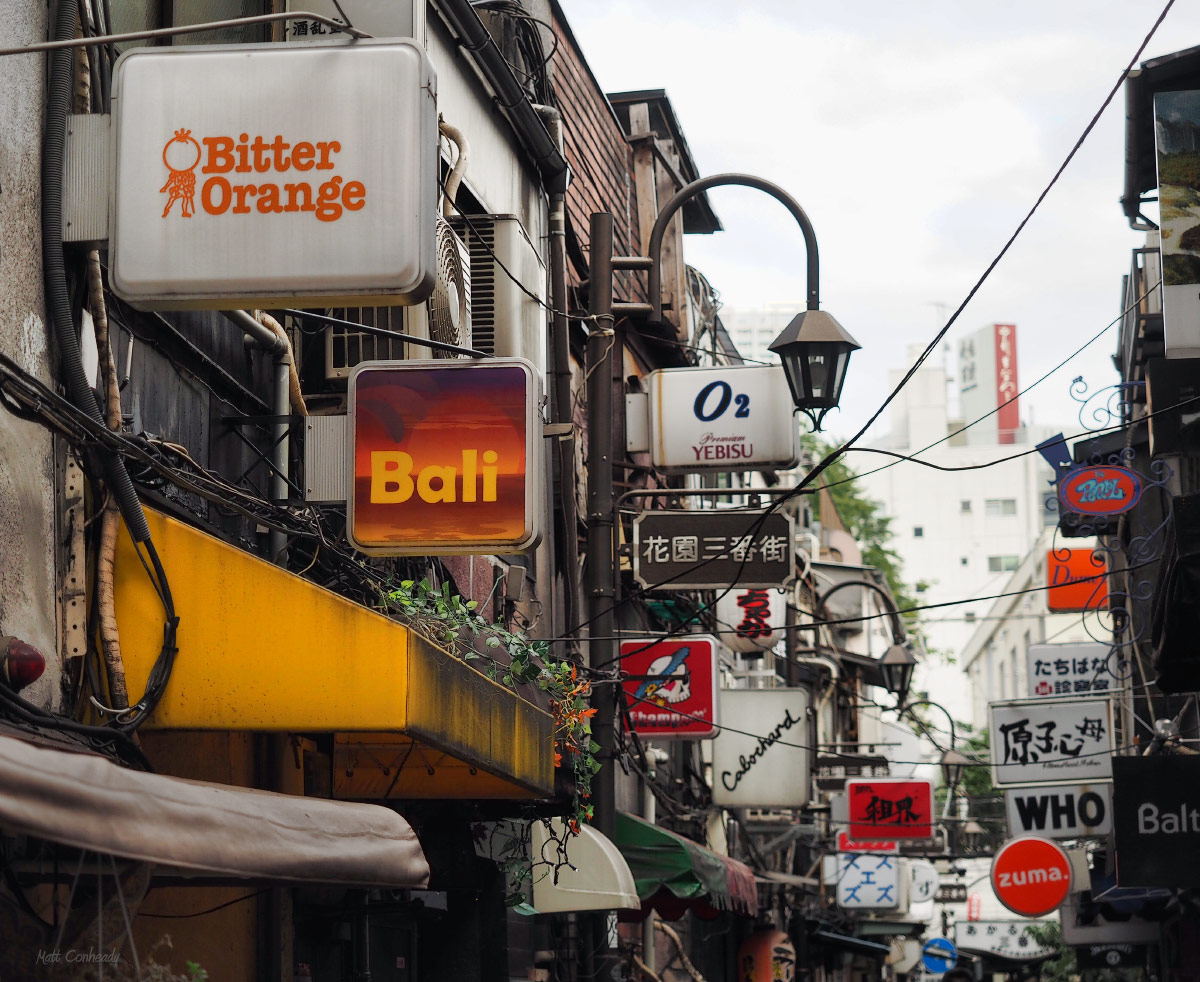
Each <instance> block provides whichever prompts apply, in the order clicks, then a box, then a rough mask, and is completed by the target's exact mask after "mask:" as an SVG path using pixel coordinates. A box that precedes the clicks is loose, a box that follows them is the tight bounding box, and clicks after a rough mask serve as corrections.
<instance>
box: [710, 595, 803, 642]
mask: <svg viewBox="0 0 1200 982" xmlns="http://www.w3.org/2000/svg"><path fill="white" fill-rule="evenodd" d="M786 618H787V600H786V597H785V595H784V593H783V591H782V590H764V589H735V590H727V591H725V592H724V593H723V594H722V595H721V596H719V597H718V598H717V623H718V624H720V633H721V639H722V640H723V641H724V642H725V646H726V647H727V648H729V649H730V650H732V651H736V652H739V653H741V654H758V655H761V654H762V653H763V652H764V651H770V650H771V649H772V648H773V647H775V645H776V644H778V643H779V642H780V641H781V640H782V639H783V631H784V626H785V625H784V621H785V620H786Z"/></svg>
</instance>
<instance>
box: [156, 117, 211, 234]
mask: <svg viewBox="0 0 1200 982" xmlns="http://www.w3.org/2000/svg"><path fill="white" fill-rule="evenodd" d="M200 156H201V152H200V144H199V143H197V142H196V141H195V140H193V139H192V131H191V130H176V131H175V135H174V136H173V137H171V139H169V140H168V141H167V142H166V145H165V146H164V147H163V152H162V158H163V163H164V164H166V165H167V170H169V171H170V172H171V174H170V176H169V177H168V178H167V183H166V184H164V185H163V186H162V187H161V188H159V189H158V190H159V192H160V193H161V192H166V193H167V195H168V197H167V207H166V208H164V209H163V213H162V217H163V218H166V217H167V213H168V212H170V210H171V205H173V204H175V202H176V201H178V202H179V211H180V214H181V215H182V216H183V217H184V218H191V217H192V215H193V214H194V213H195V211H196V175H195V174H194V173H193V171H194V170H195V169H196V165H197V164H198V163H200ZM189 159H190V161H191V162H190V163H189V162H188V161H189Z"/></svg>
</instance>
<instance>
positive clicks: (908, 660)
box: [879, 644, 917, 706]
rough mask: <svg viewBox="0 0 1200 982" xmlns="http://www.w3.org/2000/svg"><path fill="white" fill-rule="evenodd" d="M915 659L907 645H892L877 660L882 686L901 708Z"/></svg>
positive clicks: (915, 665) (915, 664)
mask: <svg viewBox="0 0 1200 982" xmlns="http://www.w3.org/2000/svg"><path fill="white" fill-rule="evenodd" d="M916 667H917V658H916V656H915V655H914V654H913V653H912V649H911V648H909V647H908V645H907V644H893V645H892V646H891V647H890V648H888V650H887V651H885V652H884V653H883V657H882V658H881V659H879V672H880V674H881V675H883V686H884V688H885V689H887V690H888V692H890V693H892V694H893V695H894V696H895V697H896V699H897V701H898V704H899V705H901V706H903V705H904V700H905V698H906V697H907V696H908V686H909V684H910V683H911V682H912V677H913V671H914V670H915V669H916Z"/></svg>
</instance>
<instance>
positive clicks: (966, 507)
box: [958, 498, 971, 511]
mask: <svg viewBox="0 0 1200 982" xmlns="http://www.w3.org/2000/svg"><path fill="white" fill-rule="evenodd" d="M958 510H959V511H970V510H971V500H970V499H969V498H964V499H963V500H962V501H960V502H959V503H958Z"/></svg>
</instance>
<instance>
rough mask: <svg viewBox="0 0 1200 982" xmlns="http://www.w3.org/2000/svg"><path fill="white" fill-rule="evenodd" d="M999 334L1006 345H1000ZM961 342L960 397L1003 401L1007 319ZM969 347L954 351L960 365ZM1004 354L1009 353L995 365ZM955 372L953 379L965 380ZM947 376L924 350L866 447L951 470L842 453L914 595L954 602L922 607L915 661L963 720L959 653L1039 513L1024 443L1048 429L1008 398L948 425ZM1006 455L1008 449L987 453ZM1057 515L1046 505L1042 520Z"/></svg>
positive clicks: (1011, 373)
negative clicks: (919, 657)
mask: <svg viewBox="0 0 1200 982" xmlns="http://www.w3.org/2000/svg"><path fill="white" fill-rule="evenodd" d="M1002 328H1003V329H1004V336H1003V338H1002V334H1001V329H1002ZM1002 341H1003V343H1004V344H1006V345H1008V347H1009V350H1008V351H1007V352H1005V351H1002V349H1001V343H1002ZM968 342H970V343H971V344H972V345H973V346H974V349H975V351H974V359H975V365H974V370H973V371H971V372H969V373H965V374H966V375H967V376H968V377H967V378H966V379H965V381H966V386H967V391H961V389H960V391H958V392H957V396H958V398H957V400H956V401H957V402H958V404H959V405H961V406H964V407H968V408H969V411H970V412H971V413H972V416H971V419H977V418H979V417H980V416H982V415H983V414H985V413H987V412H988V411H989V410H990V409H993V408H995V407H996V406H997V405H999V404H1000V403H1001V402H1003V401H1004V399H1001V398H1000V397H999V394H998V393H1000V392H1001V391H1005V392H1011V394H1015V392H1016V370H1015V353H1016V352H1015V345H1016V332H1015V328H1013V327H1012V325H988V326H987V327H985V328H983V329H982V330H980V331H978V332H976V334H975V335H972V336H970V337H969V338H967V339H964V342H963V345H964V346H965V345H966V344H967V343H968ZM920 351H921V349H920V347H917V346H914V347H913V348H911V349H910V351H909V353H908V357H909V362H908V364H911V363H912V361H915V360H916V358H917V357H918V355H919V354H920ZM968 353H969V352H967V351H964V350H960V353H959V362H960V365H961V366H963V367H964V368H965V367H966V366H967V363H968V359H967V354H968ZM1004 359H1007V360H1008V363H1007V364H1004V365H1001V362H1002V361H1003V360H1004ZM1002 368H1003V372H1002V371H1001V369H1002ZM905 370H906V369H897V370H896V371H893V372H892V373H891V377H890V379H889V388H892V387H894V386H895V385H897V384H898V383H899V381H900V379H901V378H902V377H903V374H904V371H905ZM993 379H994V380H995V384H994V385H993ZM953 381H955V382H956V388H958V387H959V386H960V385H961V383H962V379H959V380H953ZM951 383H952V379H951V378H950V376H949V375H948V374H947V371H946V367H945V365H944V364H942V363H940V362H939V360H938V359H936V358H931V359H929V360H928V361H927V362H926V363H925V364H924V365H923V366H922V367H921V368H920V369H919V370H918V371H917V373H916V374H915V375H914V376H913V378H912V379H911V380H910V381H909V383H908V384H907V385H906V386H905V387H904V389H903V390H901V392H900V394H899V395H898V396H897V397H896V400H895V402H893V403H892V407H891V432H890V434H889V435H888V436H887V437H886V438H884V439H883V440H880V441H877V442H876V443H875V444H874V446H875V447H877V448H880V449H886V450H891V451H895V452H897V453H903V454H915V455H917V456H918V457H919V458H920V459H921V460H923V461H926V462H928V463H930V464H935V465H937V466H939V467H946V468H956V469H954V470H949V471H946V470H934V469H931V468H927V467H923V466H921V465H920V464H917V463H914V462H911V461H900V462H898V463H895V464H894V465H893V466H886V465H888V464H892V461H890V460H888V459H887V458H886V457H883V456H878V455H874V454H865V453H864V454H858V455H852V456H851V458H850V464H851V466H852V467H854V468H855V469H856V470H857V471H858V472H859V473H860V474H862V475H863V477H862V482H861V483H862V487H863V489H864V490H865V491H866V493H867V494H868V495H869V496H870V497H872V498H875V499H877V500H879V501H881V502H882V503H883V505H884V509H885V512H886V514H887V515H889V516H891V517H892V519H893V522H892V531H893V532H894V533H895V540H894V542H893V547H894V548H895V549H896V551H897V552H898V553H899V554H900V556H901V558H902V559H903V563H904V576H905V579H906V580H907V581H908V582H910V583H923V584H925V588H924V589H923V590H921V591H920V592H919V593H918V599H919V600H920V602H921V603H922V604H943V603H953V604H954V606H947V607H943V608H939V609H934V610H930V611H928V612H926V613H925V614H924V615H923V622H924V625H925V630H926V644H927V647H928V648H929V650H930V658H929V659H927V661H926V662H925V664H924V665H923V666H922V667H921V668H920V669H918V673H917V678H916V680H915V681H914V686H915V687H916V688H919V689H925V690H928V691H929V693H930V696H931V698H933V699H935V700H936V701H938V702H941V703H943V704H944V705H945V706H946V708H947V709H949V710H950V711H951V712H953V713H954V714H955V715H956V717H958V718H959V719H964V720H966V719H969V718H971V717H973V716H974V714H973V713H972V711H971V707H972V703H973V698H972V695H971V693H970V691H969V687H968V683H967V678H966V676H965V674H964V672H963V666H962V665H961V662H959V659H961V657H962V656H963V654H964V652H965V649H966V647H967V644H968V642H969V641H970V639H971V637H972V635H973V634H974V632H975V629H976V627H977V623H978V621H979V618H981V617H983V616H985V615H986V614H987V613H988V610H989V608H990V607H991V601H990V600H989V599H987V598H989V597H991V596H992V595H993V594H996V593H998V592H1000V591H1001V590H1002V588H1003V586H1004V584H1005V583H1006V582H1007V581H1008V580H1009V578H1010V577H1011V576H1012V574H1013V572H1014V571H1016V570H1017V568H1018V567H1019V566H1020V565H1021V563H1022V561H1023V560H1024V559H1025V557H1026V555H1027V554H1028V553H1029V551H1030V548H1031V546H1032V545H1033V544H1034V542H1035V541H1036V540H1037V538H1038V536H1039V533H1040V532H1041V531H1042V529H1043V527H1044V525H1045V523H1046V519H1045V518H1044V516H1045V514H1046V512H1045V497H1046V494H1047V493H1048V492H1050V491H1051V485H1050V483H1049V482H1050V479H1051V477H1052V472H1051V470H1050V468H1049V466H1048V465H1047V464H1046V463H1045V461H1044V460H1043V459H1042V457H1041V455H1040V454H1038V453H1037V452H1036V451H1035V452H1033V453H1023V452H1024V451H1030V450H1032V449H1033V446H1034V444H1036V443H1037V442H1038V441H1039V440H1040V439H1042V438H1043V437H1044V436H1046V435H1049V434H1048V433H1046V434H1043V433H1037V434H1035V433H1031V432H1029V431H1028V430H1027V429H1026V428H1024V427H1021V426H1020V425H1019V422H1015V420H1016V414H1015V412H1014V411H1013V410H1014V409H1015V408H1016V406H1017V403H1015V402H1014V403H1012V404H1011V405H1010V406H1008V407H1007V409H1006V410H1002V411H1001V412H999V413H997V414H995V415H993V416H991V417H990V418H989V419H988V420H985V421H984V422H982V423H979V424H976V426H974V427H971V428H970V429H968V430H967V431H966V432H965V433H959V434H957V435H954V436H951V435H950V434H952V433H954V431H956V430H958V429H960V428H961V427H962V426H963V420H961V419H958V418H954V417H953V416H952V414H951V407H950V405H949V399H948V390H949V387H950V385H951ZM989 391H990V392H991V395H987V394H986V393H987V392H989ZM1007 397H1009V396H1008V395H1006V398H1007ZM971 419H967V420H966V422H968V423H969V422H971ZM975 430H980V431H981V433H980V434H976V433H975V432H974V431H975ZM968 436H970V439H968ZM982 436H986V439H982ZM939 441H941V442H939ZM1017 455H1020V456H1017ZM1002 458H1012V459H1008V460H1004V461H1003V462H1001V463H995V462H996V461H1000V460H1001V459H1002ZM983 465H991V466H983ZM880 468H882V469H880ZM872 471H874V473H871V472H872ZM1055 518H1056V515H1055V514H1053V513H1052V514H1050V515H1049V519H1048V520H1049V521H1050V522H1053V521H1054V520H1055ZM960 601H967V602H965V603H963V602H960ZM935 653H940V654H941V655H943V656H945V657H941V658H939V657H937V656H936V654H935ZM989 698H996V696H989ZM973 721H974V722H975V723H976V724H979V723H982V722H983V720H982V719H978V718H975V719H974V720H973Z"/></svg>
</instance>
